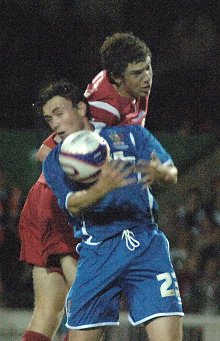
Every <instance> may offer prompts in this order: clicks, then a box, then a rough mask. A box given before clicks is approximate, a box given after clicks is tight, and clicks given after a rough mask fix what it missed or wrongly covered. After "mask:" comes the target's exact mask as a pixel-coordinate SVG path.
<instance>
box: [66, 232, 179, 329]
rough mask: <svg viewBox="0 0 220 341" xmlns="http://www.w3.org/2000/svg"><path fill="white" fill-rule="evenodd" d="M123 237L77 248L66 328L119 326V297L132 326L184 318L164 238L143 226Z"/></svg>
mask: <svg viewBox="0 0 220 341" xmlns="http://www.w3.org/2000/svg"><path fill="white" fill-rule="evenodd" d="M125 232H126V233H125V234H120V235H119V236H117V237H114V238H112V239H109V240H106V241H104V242H102V243H100V244H99V245H87V244H85V243H84V242H81V243H80V246H79V254H80V259H79V262H78V269H77V275H76V280H75V282H74V284H73V286H72V288H71V289H70V291H69V293H68V296H67V299H66V315H67V322H66V326H67V328H69V329H85V328H94V327H102V326H108V325H118V324H119V306H120V297H121V294H122V292H123V294H124V295H125V298H126V300H127V305H128V310H129V311H128V313H129V316H128V319H129V321H130V322H131V324H132V325H138V324H141V323H144V322H147V321H149V320H151V319H153V318H156V317H160V316H172V315H180V316H183V315H184V314H183V310H182V303H181V298H180V294H179V288H178V283H177V279H176V276H175V272H174V269H173V266H172V263H171V260H170V254H169V243H168V240H167V238H166V236H165V235H164V233H163V232H161V231H159V230H157V229H146V227H145V229H144V231H136V232H135V230H133V232H131V231H129V230H126V231H125ZM132 233H133V235H132Z"/></svg>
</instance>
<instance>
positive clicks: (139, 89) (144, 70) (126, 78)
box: [119, 56, 153, 99]
mask: <svg viewBox="0 0 220 341" xmlns="http://www.w3.org/2000/svg"><path fill="white" fill-rule="evenodd" d="M152 75H153V74H152V67H151V58H150V56H148V57H147V58H146V60H145V61H144V62H139V63H129V64H128V66H127V68H126V70H125V73H124V75H123V77H122V78H121V79H120V80H121V82H120V86H119V91H120V94H121V95H122V96H125V97H130V98H133V99H134V98H138V97H139V96H141V97H144V96H148V95H149V94H150V90H151V86H152Z"/></svg>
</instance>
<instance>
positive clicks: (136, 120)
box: [84, 70, 149, 126]
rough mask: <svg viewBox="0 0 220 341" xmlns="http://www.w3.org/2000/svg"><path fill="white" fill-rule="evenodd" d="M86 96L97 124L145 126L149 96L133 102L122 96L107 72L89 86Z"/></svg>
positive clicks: (98, 76)
mask: <svg viewBox="0 0 220 341" xmlns="http://www.w3.org/2000/svg"><path fill="white" fill-rule="evenodd" d="M84 95H85V97H86V98H87V100H88V102H89V106H90V112H91V115H92V117H93V119H94V121H95V122H102V123H104V124H105V125H107V126H113V125H125V124H129V125H133V124H140V125H143V126H144V122H145V117H146V114H147V109H148V99H149V96H146V97H140V98H138V99H135V100H133V101H131V100H130V99H129V98H126V97H122V96H120V95H119V93H118V92H117V91H116V89H115V88H114V86H113V85H112V84H111V83H110V81H109V79H108V76H107V72H106V70H103V71H101V72H100V73H99V74H98V75H97V76H96V77H95V78H94V79H93V81H92V83H90V84H88V86H87V88H86V91H85V93H84Z"/></svg>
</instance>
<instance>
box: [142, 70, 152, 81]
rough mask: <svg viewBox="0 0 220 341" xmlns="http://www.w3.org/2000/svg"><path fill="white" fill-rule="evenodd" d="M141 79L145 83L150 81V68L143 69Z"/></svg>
mask: <svg viewBox="0 0 220 341" xmlns="http://www.w3.org/2000/svg"><path fill="white" fill-rule="evenodd" d="M143 81H144V82H146V83H150V81H151V70H150V69H145V70H144V71H143Z"/></svg>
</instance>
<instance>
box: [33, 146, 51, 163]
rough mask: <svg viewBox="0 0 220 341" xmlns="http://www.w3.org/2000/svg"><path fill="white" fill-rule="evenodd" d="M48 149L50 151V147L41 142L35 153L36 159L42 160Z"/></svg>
mask: <svg viewBox="0 0 220 341" xmlns="http://www.w3.org/2000/svg"><path fill="white" fill-rule="evenodd" d="M50 151H51V148H50V147H48V146H46V145H45V144H42V145H41V146H40V148H39V149H38V151H37V153H36V159H37V160H38V161H40V162H43V161H44V160H45V159H46V157H47V155H48V154H49V152H50Z"/></svg>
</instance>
